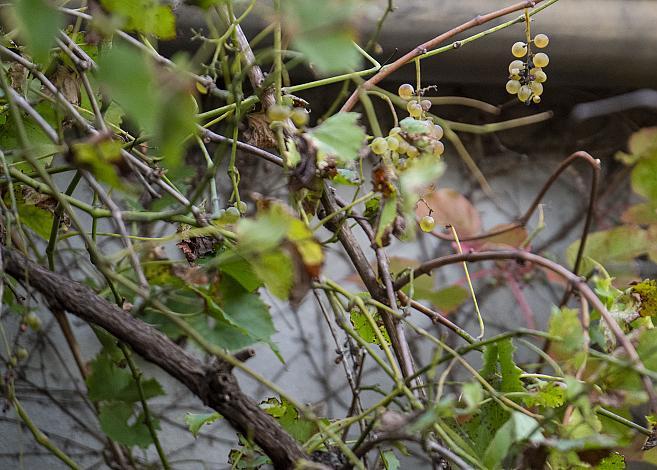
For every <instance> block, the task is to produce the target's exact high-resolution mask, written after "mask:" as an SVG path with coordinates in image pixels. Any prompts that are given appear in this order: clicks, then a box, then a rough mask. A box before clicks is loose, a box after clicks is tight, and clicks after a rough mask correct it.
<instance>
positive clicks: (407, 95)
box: [397, 83, 415, 100]
mask: <svg viewBox="0 0 657 470" xmlns="http://www.w3.org/2000/svg"><path fill="white" fill-rule="evenodd" d="M414 93H415V89H414V88H413V85H410V84H408V83H404V84H403V85H401V86H400V87H399V90H397V94H398V95H399V97H400V98H401V99H403V100H410V99H411V98H413V94H414Z"/></svg>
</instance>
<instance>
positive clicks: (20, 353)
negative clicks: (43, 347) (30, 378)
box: [16, 346, 30, 361]
mask: <svg viewBox="0 0 657 470" xmlns="http://www.w3.org/2000/svg"><path fill="white" fill-rule="evenodd" d="M29 355H30V353H28V352H27V349H25V348H24V347H23V346H18V347H17V348H16V358H17V359H18V360H19V361H24V360H25V359H27V356H29Z"/></svg>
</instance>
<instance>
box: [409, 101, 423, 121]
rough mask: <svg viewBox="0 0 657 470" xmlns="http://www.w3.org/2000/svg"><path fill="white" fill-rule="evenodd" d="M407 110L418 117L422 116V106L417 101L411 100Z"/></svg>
mask: <svg viewBox="0 0 657 470" xmlns="http://www.w3.org/2000/svg"><path fill="white" fill-rule="evenodd" d="M406 110H407V111H408V114H410V115H411V116H412V117H414V118H416V119H417V118H419V117H421V116H422V106H420V103H418V102H417V101H409V102H408V105H406Z"/></svg>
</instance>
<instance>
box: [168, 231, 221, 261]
mask: <svg viewBox="0 0 657 470" xmlns="http://www.w3.org/2000/svg"><path fill="white" fill-rule="evenodd" d="M218 244H219V241H218V240H217V239H216V238H213V237H206V236H203V237H190V238H186V239H183V240H180V241H179V242H178V243H176V246H177V247H178V248H180V250H181V251H182V252H183V254H184V255H185V258H186V259H187V262H188V263H190V264H192V263H194V262H195V261H196V260H197V259H199V258H204V257H206V256H208V255H211V254H213V253H214V252H215V249H216V246H217V245H218Z"/></svg>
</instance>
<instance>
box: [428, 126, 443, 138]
mask: <svg viewBox="0 0 657 470" xmlns="http://www.w3.org/2000/svg"><path fill="white" fill-rule="evenodd" d="M444 134H445V131H443V128H442V127H440V125H438V124H434V125H433V132H432V133H431V135H432V136H433V137H434V138H435V139H437V140H440V139H442V138H443V135H444Z"/></svg>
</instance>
